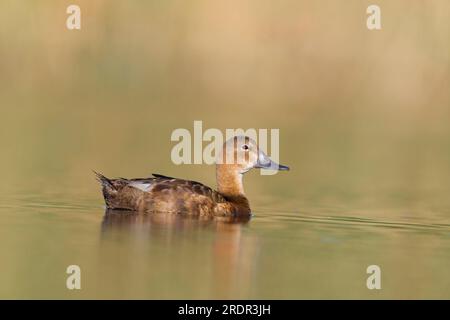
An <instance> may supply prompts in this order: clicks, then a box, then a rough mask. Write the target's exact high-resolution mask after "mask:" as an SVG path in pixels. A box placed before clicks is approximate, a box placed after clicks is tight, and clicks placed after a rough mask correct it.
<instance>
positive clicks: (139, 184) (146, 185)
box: [129, 182, 152, 192]
mask: <svg viewBox="0 0 450 320" xmlns="http://www.w3.org/2000/svg"><path fill="white" fill-rule="evenodd" d="M129 186H131V187H133V188H136V189H139V190H142V191H144V192H149V191H150V190H151V189H152V184H151V183H142V182H131V183H130V184H129Z"/></svg>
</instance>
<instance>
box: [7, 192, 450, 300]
mask: <svg viewBox="0 0 450 320" xmlns="http://www.w3.org/2000/svg"><path fill="white" fill-rule="evenodd" d="M252 202H253V203H254V205H253V206H254V208H255V210H254V216H253V217H252V219H251V220H250V221H243V222H234V223H231V222H227V221H215V220H213V221H211V220H209V221H208V220H206V221H203V220H193V219H187V218H181V217H177V216H173V215H164V214H154V215H151V214H148V215H145V214H131V213H126V212H125V213H124V212H120V211H118V212H117V211H116V212H111V211H110V212H105V209H104V207H103V204H102V199H101V197H100V193H99V192H98V193H92V194H88V193H86V192H78V193H76V192H75V191H73V190H71V191H65V192H61V191H57V190H53V191H51V192H50V191H48V190H47V191H46V192H42V193H41V194H39V193H35V194H27V195H24V194H21V193H17V194H9V195H5V194H4V195H3V196H2V199H1V206H0V248H1V252H2V259H1V266H0V270H1V273H0V283H1V286H0V297H1V298H137V299H141V298H162V299H164V298H194V299H196V298H199V299H201V298H244V299H247V298H255V299H256V298H258V299H259V298H275V299H278V298H288V299H292V298H449V297H450V276H449V275H448V265H449V263H450V250H449V249H450V224H449V220H445V219H442V217H441V216H440V215H439V214H440V213H439V212H431V211H430V212H428V213H426V215H427V216H428V218H427V219H424V218H420V219H419V218H414V214H412V213H411V212H406V211H402V210H397V209H395V208H393V209H386V210H384V211H383V210H378V211H379V212H374V211H368V212H364V211H358V210H354V208H353V207H352V203H349V202H347V203H340V204H336V205H334V206H333V205H328V206H325V205H322V206H319V205H313V204H310V206H309V207H306V206H305V204H304V203H303V204H300V203H299V204H298V207H297V209H296V210H291V211H289V210H285V211H283V210H277V209H276V206H277V203H279V202H280V200H279V199H267V198H264V197H260V199H258V197H257V199H252ZM258 202H262V203H264V204H265V206H264V207H262V206H259V207H258ZM289 206H292V203H289ZM374 216H376V217H377V218H373V217H374ZM71 264H76V265H79V266H80V267H81V270H82V289H81V290H79V291H69V290H67V289H66V287H65V281H66V277H67V275H66V273H65V270H66V268H67V266H68V265H71ZM372 264H376V265H379V266H380V267H381V270H382V290H380V291H376V290H372V291H370V290H368V289H367V288H366V278H367V274H366V268H367V266H369V265H372Z"/></svg>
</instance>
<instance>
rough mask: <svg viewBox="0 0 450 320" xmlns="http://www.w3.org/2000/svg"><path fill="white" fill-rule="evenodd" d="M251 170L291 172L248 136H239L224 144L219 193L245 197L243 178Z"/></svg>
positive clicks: (219, 176)
mask: <svg viewBox="0 0 450 320" xmlns="http://www.w3.org/2000/svg"><path fill="white" fill-rule="evenodd" d="M251 169H269V170H279V171H284V170H289V167H287V166H284V165H281V164H278V163H276V162H275V161H273V160H272V159H270V157H269V156H268V155H267V154H265V153H264V151H262V150H261V149H260V148H259V146H258V145H257V143H256V142H255V141H254V140H253V139H251V138H249V137H247V136H237V137H234V138H231V139H229V140H227V141H226V142H225V143H224V144H223V148H222V152H221V153H220V154H219V156H218V158H217V164H216V176H217V184H218V186H217V187H218V191H219V192H220V193H222V194H225V195H244V188H243V185H242V176H243V174H244V173H246V172H248V171H250V170H251Z"/></svg>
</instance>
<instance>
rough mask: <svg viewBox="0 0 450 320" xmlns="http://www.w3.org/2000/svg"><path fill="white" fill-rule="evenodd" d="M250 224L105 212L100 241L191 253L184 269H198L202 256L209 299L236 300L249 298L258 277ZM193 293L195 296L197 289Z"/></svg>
mask: <svg viewBox="0 0 450 320" xmlns="http://www.w3.org/2000/svg"><path fill="white" fill-rule="evenodd" d="M250 220H251V217H239V218H237V217H230V216H227V217H214V218H192V217H186V216H182V215H175V214H164V213H147V214H144V213H136V212H132V211H122V210H111V209H107V210H106V211H105V215H104V218H103V222H102V239H105V240H107V239H109V238H110V237H114V238H117V237H120V238H121V241H123V240H124V238H126V239H130V238H133V239H136V238H138V239H139V240H140V241H142V240H145V241H144V243H149V242H147V241H150V243H152V244H153V245H156V244H157V245H158V247H159V248H160V249H162V250H167V251H168V252H174V251H177V250H179V253H180V255H181V254H186V251H187V250H189V253H190V255H191V256H192V259H191V261H183V263H185V264H186V267H190V268H194V269H195V268H196V267H199V266H197V265H196V262H193V260H195V259H194V258H193V257H196V256H200V257H201V259H198V260H202V264H203V265H202V267H205V264H206V265H207V266H210V268H211V270H210V271H211V272H208V274H210V275H211V277H210V279H209V280H208V281H205V280H207V279H204V278H203V279H202V282H203V283H205V282H206V284H207V286H208V287H209V289H208V290H207V291H209V292H211V294H212V297H211V298H233V297H234V298H237V297H236V295H238V296H241V295H242V296H245V295H246V294H248V293H249V292H248V291H249V290H250V284H251V280H252V274H253V273H254V271H255V270H254V269H255V268H254V266H255V265H256V261H255V259H256V253H257V252H258V244H259V241H258V239H257V238H256V237H255V236H254V235H249V234H247V233H246V232H245V229H246V228H248V227H249V222H250ZM141 244H142V242H141ZM161 246H162V248H161ZM187 248H189V249H187ZM149 251H150V250H149ZM152 258H154V257H152ZM152 260H153V259H152ZM163 260H165V261H161V259H160V260H159V261H158V263H161V265H166V264H168V265H169V266H168V267H169V268H174V269H176V266H172V265H171V263H176V261H178V260H176V261H175V259H173V258H172V257H164V259H163ZM153 267H155V266H153ZM199 268H200V267H199ZM193 271H194V270H193ZM190 289H192V290H193V291H195V288H190ZM174 296H175V295H174ZM209 297H210V296H208V297H204V298H209Z"/></svg>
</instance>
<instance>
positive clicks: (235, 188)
mask: <svg viewBox="0 0 450 320" xmlns="http://www.w3.org/2000/svg"><path fill="white" fill-rule="evenodd" d="M216 179H217V191H219V192H220V193H221V194H222V195H224V196H225V197H245V195H244V186H243V184H242V173H240V172H238V170H236V169H235V168H234V167H233V166H232V165H227V164H218V165H217V167H216Z"/></svg>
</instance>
